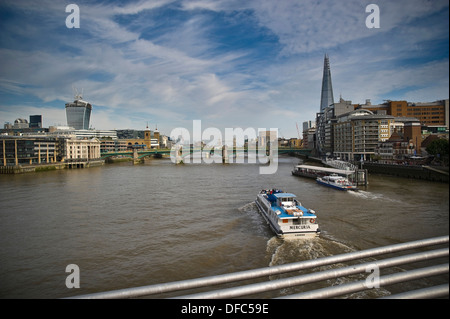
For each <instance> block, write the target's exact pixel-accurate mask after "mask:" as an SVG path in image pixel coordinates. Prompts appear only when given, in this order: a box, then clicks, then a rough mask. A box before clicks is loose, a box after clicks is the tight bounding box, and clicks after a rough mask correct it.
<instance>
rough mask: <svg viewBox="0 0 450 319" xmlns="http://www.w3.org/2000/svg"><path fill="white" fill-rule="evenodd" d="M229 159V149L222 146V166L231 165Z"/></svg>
mask: <svg viewBox="0 0 450 319" xmlns="http://www.w3.org/2000/svg"><path fill="white" fill-rule="evenodd" d="M229 161H230V160H229V158H228V147H227V146H226V145H224V146H222V164H228V163H229Z"/></svg>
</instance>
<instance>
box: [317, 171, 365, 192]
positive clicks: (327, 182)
mask: <svg viewBox="0 0 450 319" xmlns="http://www.w3.org/2000/svg"><path fill="white" fill-rule="evenodd" d="M316 181H317V183H319V184H321V185H324V186H328V187H331V188H335V189H339V190H341V191H356V190H358V188H357V187H356V186H355V185H354V184H353V183H352V182H350V181H349V180H348V178H345V177H343V176H339V175H337V174H332V175H328V176H322V177H317V179H316Z"/></svg>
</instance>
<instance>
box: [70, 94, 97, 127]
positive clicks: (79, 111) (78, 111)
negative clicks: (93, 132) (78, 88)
mask: <svg viewBox="0 0 450 319" xmlns="http://www.w3.org/2000/svg"><path fill="white" fill-rule="evenodd" d="M91 111H92V105H91V104H90V103H88V102H86V101H83V100H81V99H78V97H76V99H75V101H73V103H66V117H67V125H68V126H71V127H73V128H75V129H76V130H87V129H89V121H90V119H91Z"/></svg>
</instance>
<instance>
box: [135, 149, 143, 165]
mask: <svg viewBox="0 0 450 319" xmlns="http://www.w3.org/2000/svg"><path fill="white" fill-rule="evenodd" d="M142 161H143V159H140V158H139V155H138V150H137V149H136V148H135V149H133V164H134V165H136V164H140V163H142Z"/></svg>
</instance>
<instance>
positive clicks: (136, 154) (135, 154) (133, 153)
mask: <svg viewBox="0 0 450 319" xmlns="http://www.w3.org/2000/svg"><path fill="white" fill-rule="evenodd" d="M216 151H218V152H221V149H216ZM251 151H253V152H255V154H256V152H257V149H251ZM311 151H312V150H311V149H305V148H291V147H279V148H278V154H279V155H281V154H301V155H304V156H309V155H310V154H311ZM170 152H171V149H170V148H162V149H150V150H138V149H134V150H130V151H122V152H105V153H102V154H101V158H102V159H106V158H108V157H114V156H122V157H130V158H133V159H135V160H140V159H142V158H144V157H146V156H152V155H168V154H170ZM202 152H207V151H206V150H203V149H200V148H190V149H189V152H187V151H186V150H183V156H189V155H191V154H194V153H202ZM209 152H210V154H213V153H214V149H212V150H209ZM239 152H241V153H244V154H245V153H248V149H247V148H239V147H238V148H234V149H233V155H235V154H236V153H239ZM228 153H229V154H231V149H229V150H228Z"/></svg>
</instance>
